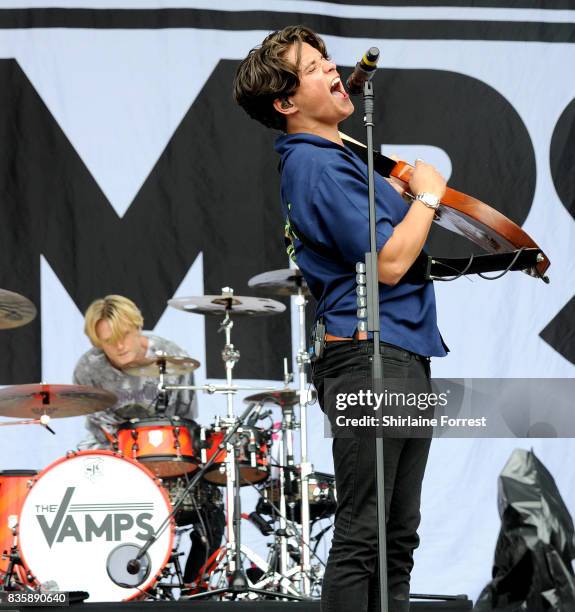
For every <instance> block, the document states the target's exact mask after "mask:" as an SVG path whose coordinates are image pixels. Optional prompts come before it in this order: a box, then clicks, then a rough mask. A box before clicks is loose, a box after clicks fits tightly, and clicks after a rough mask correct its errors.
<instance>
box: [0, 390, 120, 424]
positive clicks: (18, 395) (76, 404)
mask: <svg viewBox="0 0 575 612" xmlns="http://www.w3.org/2000/svg"><path fill="white" fill-rule="evenodd" d="M117 401H118V398H117V397H116V395H115V394H114V393H111V392H110V391H105V390H104V389H97V388H96V387H86V386H82V385H48V384H37V385H16V386H13V387H5V388H4V389H0V416H5V417H17V418H27V419H30V418H32V419H33V418H38V417H39V416H41V415H43V414H47V415H48V416H49V417H51V418H53V419H62V418H65V417H72V416H80V415H82V414H90V413H92V412H99V411H100V410H105V409H106V408H109V407H110V406H113V405H114V404H115V403H116V402H117Z"/></svg>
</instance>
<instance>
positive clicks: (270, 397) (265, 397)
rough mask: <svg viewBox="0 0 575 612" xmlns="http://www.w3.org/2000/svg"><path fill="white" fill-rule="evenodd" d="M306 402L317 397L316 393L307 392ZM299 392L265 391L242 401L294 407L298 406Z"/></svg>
mask: <svg viewBox="0 0 575 612" xmlns="http://www.w3.org/2000/svg"><path fill="white" fill-rule="evenodd" d="M307 395H308V402H309V401H313V402H315V399H316V397H317V393H316V392H315V391H314V390H313V389H312V390H310V391H308V394H307ZM299 399H300V398H299V391H296V390H295V389H278V390H277V391H265V392H264V393H254V395H250V396H248V397H246V398H245V399H244V402H245V403H246V404H251V403H257V404H275V405H276V406H280V407H282V408H283V407H284V406H295V405H296V404H299Z"/></svg>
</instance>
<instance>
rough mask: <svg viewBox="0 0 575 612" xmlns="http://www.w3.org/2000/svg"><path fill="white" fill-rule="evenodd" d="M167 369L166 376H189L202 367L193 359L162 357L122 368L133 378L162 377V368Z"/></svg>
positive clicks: (172, 356)
mask: <svg viewBox="0 0 575 612" xmlns="http://www.w3.org/2000/svg"><path fill="white" fill-rule="evenodd" d="M162 365H163V366H164V367H165V371H164V375H165V376H181V375H182V374H189V373H190V372H193V371H194V370H196V369H198V368H199V367H200V362H199V361H196V360H195V359H192V358H191V357H178V356H175V355H161V354H158V355H156V357H153V358H151V359H142V360H141V361H138V362H137V363H129V364H128V365H127V366H126V367H124V368H122V369H123V371H124V372H126V374H130V375H131V376H150V377H151V376H160V368H161V367H162Z"/></svg>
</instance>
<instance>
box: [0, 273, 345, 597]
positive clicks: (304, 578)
mask: <svg viewBox="0 0 575 612" xmlns="http://www.w3.org/2000/svg"><path fill="white" fill-rule="evenodd" d="M249 285H250V287H252V288H253V289H255V290H257V291H258V292H261V293H264V294H265V295H266V296H268V295H271V296H292V297H293V298H295V306H296V307H297V311H298V320H299V326H298V327H299V346H298V351H297V355H296V359H295V362H296V364H297V369H298V382H299V386H298V388H297V389H293V388H290V387H289V384H290V382H291V380H292V378H293V377H292V376H291V375H290V374H289V373H288V367H287V360H284V370H285V373H284V386H283V387H282V388H279V389H278V388H275V387H274V388H266V387H255V386H246V385H238V384H235V382H234V379H233V370H234V366H235V365H236V363H237V362H238V361H239V359H240V352H239V350H238V349H237V348H236V347H235V346H234V344H233V343H232V330H233V327H234V324H235V323H237V321H239V320H241V319H242V318H243V317H253V316H269V315H274V314H279V313H281V312H283V311H285V306H284V305H283V304H282V303H280V302H277V301H275V300H273V299H271V298H269V297H252V296H250V297H242V296H235V295H234V292H233V290H232V289H231V288H229V287H225V288H224V289H222V292H221V294H219V295H207V296H196V297H189V298H175V299H173V300H170V301H169V302H168V303H169V305H170V306H171V307H173V308H176V309H179V310H181V311H184V312H186V313H194V314H199V315H203V316H217V317H220V318H221V319H222V320H221V325H220V331H221V332H223V333H224V335H225V343H224V347H223V350H222V360H223V362H224V366H225V372H226V377H225V383H223V384H204V385H181V384H180V385H173V384H170V377H172V376H180V375H182V374H188V373H191V372H192V371H193V370H195V369H196V368H197V367H198V366H199V363H198V361H196V360H195V359H192V358H189V357H176V356H171V355H166V354H163V353H157V354H156V356H155V357H154V358H153V359H147V360H146V361H143V362H142V361H140V362H138V363H136V364H130V365H129V366H127V367H126V368H125V372H126V373H127V374H129V375H132V376H146V377H149V376H153V377H156V378H157V379H158V387H157V388H158V391H157V397H156V400H155V414H154V416H153V417H147V416H146V417H143V418H142V417H140V416H137V417H134V418H131V419H129V420H127V421H126V422H125V423H123V424H121V425H120V426H119V427H118V430H117V432H116V433H115V434H114V435H113V436H112V435H109V436H108V437H109V439H110V442H111V449H112V450H81V451H70V452H68V453H67V454H66V456H65V457H62V458H60V459H58V460H57V461H55V462H54V463H52V464H51V465H49V466H48V467H46V468H45V469H43V470H42V471H40V472H36V471H33V470H4V471H0V590H24V591H39V590H42V591H44V590H52V591H54V590H56V591H70V592H78V591H87V592H88V593H89V601H127V600H131V599H136V598H137V599H170V600H173V599H175V598H176V596H177V598H179V599H182V598H183V599H195V598H202V597H209V598H214V599H229V598H233V599H237V598H239V599H258V598H269V597H274V598H280V599H286V600H287V599H294V600H298V599H308V598H310V597H314V596H317V595H318V594H319V592H320V589H321V579H322V575H323V562H322V561H321V560H320V559H319V557H318V556H317V554H316V550H317V546H318V544H319V541H320V539H321V537H322V536H323V535H324V533H326V531H327V530H328V529H329V527H330V526H331V525H329V526H328V527H325V526H324V527H323V528H321V530H320V531H319V532H317V530H316V533H315V535H314V536H313V537H312V535H311V534H312V531H313V530H314V526H315V525H316V524H317V525H319V524H318V523H317V521H319V520H321V519H325V518H330V517H332V516H333V515H334V513H335V506H336V492H335V482H334V477H333V475H330V474H325V473H321V472H314V470H313V466H312V465H311V463H310V462H309V459H308V439H307V438H308V432H307V406H308V404H310V403H311V402H313V401H315V393H314V392H312V391H310V389H309V384H308V381H307V373H306V368H307V365H308V363H309V353H308V351H307V347H306V339H305V306H306V303H307V296H308V289H307V286H306V284H305V281H304V279H303V277H302V276H301V273H300V272H299V270H297V269H286V270H275V271H272V272H266V273H264V274H260V275H258V276H255V277H253V278H252V279H251V280H250V282H249ZM35 315H36V309H35V308H34V305H33V304H32V303H31V302H29V300H27V299H26V298H24V297H22V296H19V295H18V294H15V293H11V292H8V291H3V290H0V329H7V328H13V327H17V326H20V325H25V324H26V323H28V322H30V321H31V320H33V318H34V317H35ZM179 390H190V391H196V392H198V391H202V392H205V393H209V394H214V393H215V394H222V395H225V398H226V414H225V416H223V417H216V419H215V420H214V421H213V423H212V424H211V426H210V427H201V426H200V425H198V424H197V423H196V422H194V421H191V420H188V419H184V418H182V417H177V416H168V415H167V414H166V409H167V407H168V404H169V400H170V395H171V394H172V393H173V392H176V391H179ZM239 391H246V392H249V391H251V392H252V394H251V395H249V396H248V397H246V398H245V400H244V403H245V406H243V407H242V408H243V410H242V412H241V414H237V413H236V411H235V406H234V402H235V400H236V395H237V393H238V392H239ZM116 402H117V398H116V396H115V395H114V393H112V392H110V391H106V390H103V389H99V388H94V387H86V386H79V385H54V384H45V383H42V384H30V385H18V386H12V387H6V388H3V389H0V416H2V417H10V418H11V419H12V420H10V421H8V420H3V421H2V422H0V427H6V426H10V425H24V424H37V425H40V426H42V427H44V428H46V429H47V430H49V431H51V432H52V433H54V431H53V430H52V428H51V427H50V422H51V420H52V419H58V418H66V417H72V416H79V415H87V414H90V413H94V412H99V411H103V410H106V409H107V408H110V407H112V406H114V405H115V404H116ZM236 403H237V400H236ZM296 408H299V410H297V411H296ZM274 410H279V411H281V424H275V425H274V424H273V422H274V418H272V417H273V414H274ZM298 413H299V414H298ZM264 420H267V421H268V422H269V426H265V427H264V426H262V425H261V424H260V421H264ZM298 433H299V448H300V457H299V460H297V459H298V458H297V457H296V436H297V434H298ZM274 440H275V441H277V444H276V445H275V446H274V443H273V442H274ZM272 446H274V450H277V457H274V456H273V453H272ZM242 487H252V489H253V490H255V491H257V493H258V501H257V504H256V507H255V509H254V510H253V511H252V512H250V513H242V511H241V497H240V490H241V488H242ZM224 504H225V518H226V535H225V542H224V543H223V544H222V545H221V546H220V547H219V548H217V550H216V551H215V552H214V553H213V554H212V555H211V557H210V558H209V559H207V560H206V563H205V565H204V566H203V567H202V568H201V570H200V571H199V573H198V576H197V577H196V579H195V580H194V581H193V583H192V584H185V583H184V581H183V578H182V572H181V568H180V564H179V560H178V559H179V556H180V553H178V546H179V539H180V538H181V535H182V533H184V532H185V530H186V529H188V530H189V529H190V527H189V525H190V523H192V522H193V517H194V516H197V515H198V513H199V512H202V511H206V510H214V509H220V511H223V508H224ZM242 521H250V522H251V523H252V524H253V525H255V526H256V527H257V528H258V529H259V530H260V532H261V533H262V534H263V535H264V536H266V537H269V538H271V540H272V541H271V542H268V549H269V552H268V556H267V558H266V559H264V558H263V557H261V556H260V555H258V554H256V553H255V552H254V551H252V550H250V549H249V548H248V547H247V546H245V544H243V543H242V541H241V525H242ZM85 596H86V595H85Z"/></svg>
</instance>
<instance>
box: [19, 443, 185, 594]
mask: <svg viewBox="0 0 575 612" xmlns="http://www.w3.org/2000/svg"><path fill="white" fill-rule="evenodd" d="M89 455H98V456H101V455H108V456H112V457H114V458H116V459H120V460H122V461H128V462H129V463H131V464H133V465H135V466H136V467H137V468H139V469H140V470H142V471H143V472H144V473H145V474H147V475H148V476H149V477H150V478H151V479H152V481H153V482H154V484H155V485H156V486H157V487H158V489H160V493H161V494H162V497H163V498H164V500H165V502H166V509H167V510H168V513H171V512H172V502H171V501H170V498H169V496H168V493H167V491H166V490H165V489H164V487H163V486H162V484H161V483H160V482H158V481H159V478H158V477H157V476H156V475H155V474H154V473H153V472H152V471H151V470H149V469H148V468H147V467H145V466H144V465H142V464H141V463H139V462H138V461H135V460H134V459H131V458H130V457H125V456H124V455H123V454H122V453H120V452H116V451H111V450H106V449H91V450H82V451H69V452H67V453H66V454H65V455H64V456H63V457H59V458H58V459H56V460H55V461H53V462H52V463H50V464H49V465H48V466H46V467H45V468H44V469H43V470H41V471H40V472H38V474H37V475H36V476H35V477H34V478H33V479H32V485H31V486H30V491H32V490H33V489H34V486H35V485H36V482H37V481H38V480H40V478H42V477H43V476H44V474H47V473H48V472H49V471H51V470H52V469H54V468H55V467H56V466H57V465H60V463H64V462H65V461H68V460H70V459H76V458H78V457H87V456H89ZM30 491H29V492H28V495H29V494H30ZM28 495H26V498H25V499H24V502H23V503H22V508H21V509H20V514H19V515H18V528H17V534H18V553H19V555H20V562H21V564H22V567H23V568H24V572H25V576H32V577H33V578H34V583H38V578H37V577H36V576H35V575H34V573H33V572H32V569H31V568H30V566H29V565H28V562H27V561H26V557H25V555H24V552H23V550H22V545H21V540H20V515H21V514H22V511H23V510H24V505H25V504H26V501H27V500H28ZM165 529H168V530H169V546H168V551H167V552H166V555H165V558H164V560H163V561H162V564H161V567H162V569H163V568H165V567H166V565H167V564H168V561H169V559H170V557H171V555H172V548H173V546H174V534H175V529H176V524H175V521H174V517H173V516H172V518H171V519H170V523H169V525H167V526H166V527H165ZM156 579H157V573H152V572H150V576H149V577H148V579H147V580H146V582H145V583H143V584H141V585H140V586H139V587H134V588H135V590H136V592H135V593H134V594H132V595H130V596H129V597H126V599H122V600H121V601H120V602H117V603H121V602H122V601H132V600H133V599H136V598H137V597H141V595H142V592H145V591H146V590H147V589H149V588H150V587H152V586H153V585H154V582H155V581H156ZM93 603H98V602H93Z"/></svg>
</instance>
